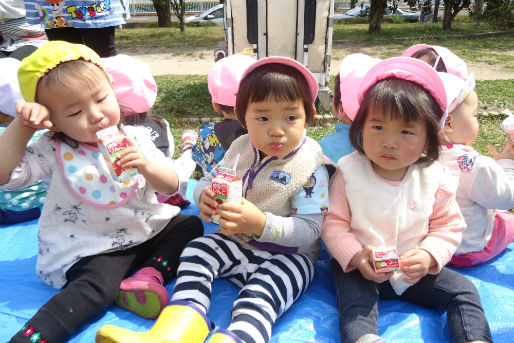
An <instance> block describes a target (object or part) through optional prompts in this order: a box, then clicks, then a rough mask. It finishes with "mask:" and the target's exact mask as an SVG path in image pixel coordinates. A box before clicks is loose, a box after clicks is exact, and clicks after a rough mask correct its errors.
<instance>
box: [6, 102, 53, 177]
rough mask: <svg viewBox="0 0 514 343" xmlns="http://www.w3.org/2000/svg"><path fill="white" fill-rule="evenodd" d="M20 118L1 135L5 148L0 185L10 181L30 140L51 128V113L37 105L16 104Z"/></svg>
mask: <svg viewBox="0 0 514 343" xmlns="http://www.w3.org/2000/svg"><path fill="white" fill-rule="evenodd" d="M16 112H17V113H18V118H16V119H14V120H13V121H12V122H11V123H10V124H9V126H8V127H7V129H5V131H4V132H3V133H2V134H1V135H0V146H2V147H4V148H5V149H4V153H3V156H2V163H1V164H0V184H2V185H3V184H5V183H7V182H8V181H9V178H10V176H11V172H12V171H13V169H14V168H15V167H16V166H17V165H18V164H19V163H20V161H21V159H22V158H23V155H24V154H25V147H26V146H27V143H28V142H29V140H30V138H31V137H32V135H33V134H34V132H36V130H37V129H40V128H51V127H52V126H53V125H52V123H51V122H50V113H49V112H48V110H47V109H46V107H44V106H43V105H40V104H37V103H30V102H29V103H18V104H16Z"/></svg>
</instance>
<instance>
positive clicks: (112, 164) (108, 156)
mask: <svg viewBox="0 0 514 343" xmlns="http://www.w3.org/2000/svg"><path fill="white" fill-rule="evenodd" d="M96 136H97V137H98V143H99V144H98V147H99V148H100V151H101V152H102V154H103V156H104V158H105V162H106V163H107V167H108V168H109V171H110V172H111V175H112V177H113V179H114V180H116V181H118V182H123V181H125V180H127V179H130V178H131V177H134V176H136V175H137V174H138V171H137V169H136V168H128V169H124V168H121V167H120V166H119V165H118V163H117V162H118V160H119V159H120V157H119V154H120V153H121V152H122V151H123V150H125V149H126V148H128V144H127V141H126V140H125V135H124V134H123V133H122V132H121V131H120V130H118V128H117V127H116V126H110V127H108V128H106V129H103V130H100V131H98V132H97V133H96Z"/></svg>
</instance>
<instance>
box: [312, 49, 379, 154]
mask: <svg viewBox="0 0 514 343" xmlns="http://www.w3.org/2000/svg"><path fill="white" fill-rule="evenodd" d="M378 62H380V59H378V58H373V57H370V56H368V55H365V54H360V53H356V54H350V55H348V56H346V57H345V58H343V60H342V61H341V64H340V65H339V73H338V74H337V76H336V78H335V82H334V83H335V85H334V98H333V100H332V112H333V113H334V115H335V116H336V117H337V118H339V119H340V120H341V122H340V123H337V124H336V125H335V130H336V132H335V133H333V134H330V135H327V136H325V137H324V138H323V139H321V140H320V141H319V145H321V147H322V149H323V153H324V154H325V155H327V156H328V157H329V158H330V159H331V160H332V161H334V162H337V161H338V160H339V159H340V158H341V157H343V156H346V155H348V154H349V153H351V152H352V151H354V150H355V149H354V148H353V146H352V145H351V143H350V138H349V133H350V125H351V124H352V120H353V119H354V118H355V114H357V111H358V109H359V99H358V98H357V90H358V85H359V83H360V81H361V80H362V78H363V77H364V75H365V74H366V72H367V71H368V70H369V69H371V67H373V66H374V65H375V64H377V63H378Z"/></svg>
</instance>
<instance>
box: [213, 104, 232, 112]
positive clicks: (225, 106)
mask: <svg viewBox="0 0 514 343" xmlns="http://www.w3.org/2000/svg"><path fill="white" fill-rule="evenodd" d="M216 105H217V106H219V108H221V110H222V111H223V112H225V113H227V114H235V112H234V106H228V105H222V104H218V103H216Z"/></svg>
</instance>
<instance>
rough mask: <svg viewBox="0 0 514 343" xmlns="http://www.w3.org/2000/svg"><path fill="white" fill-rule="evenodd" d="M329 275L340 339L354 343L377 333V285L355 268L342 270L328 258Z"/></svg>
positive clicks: (334, 261)
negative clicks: (330, 271) (332, 288)
mask: <svg viewBox="0 0 514 343" xmlns="http://www.w3.org/2000/svg"><path fill="white" fill-rule="evenodd" d="M332 276H333V278H334V284H335V289H336V297H337V306H338V308H339V332H340V333H341V342H342V343H343V342H348V343H355V342H357V340H358V339H359V338H360V337H362V336H364V335H367V334H372V335H377V336H378V326H377V319H378V298H379V294H378V288H377V286H376V284H375V283H374V282H372V281H369V280H366V279H364V278H363V277H362V275H361V273H360V272H359V271H358V270H354V271H351V272H349V273H345V272H344V271H343V269H342V268H341V266H340V265H339V263H338V262H337V261H336V260H332Z"/></svg>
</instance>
